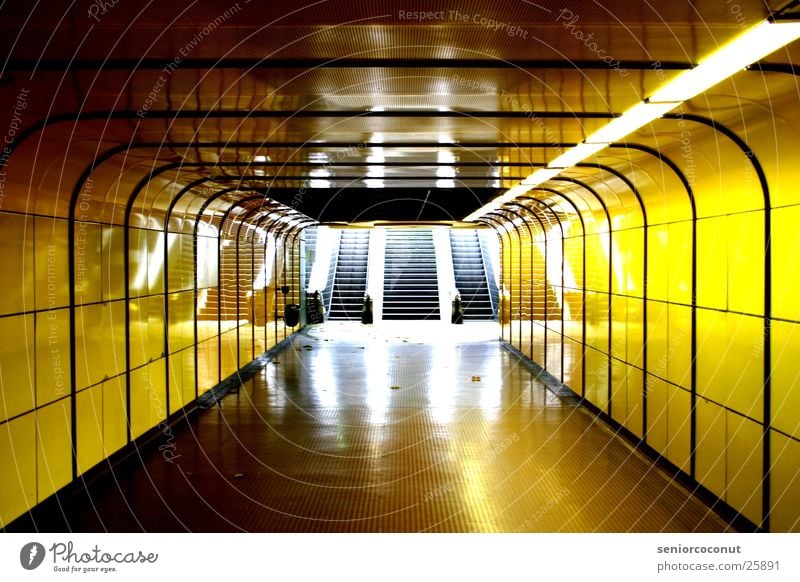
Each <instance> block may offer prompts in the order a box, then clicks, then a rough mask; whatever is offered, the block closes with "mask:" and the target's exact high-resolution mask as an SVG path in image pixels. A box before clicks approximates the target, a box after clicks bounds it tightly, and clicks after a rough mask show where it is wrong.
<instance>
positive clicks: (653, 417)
mask: <svg viewBox="0 0 800 582" xmlns="http://www.w3.org/2000/svg"><path fill="white" fill-rule="evenodd" d="M668 427H669V416H668V408H667V383H666V382H664V380H661V379H660V378H656V377H655V376H652V375H649V374H648V375H647V444H648V445H650V446H651V447H653V449H655V450H656V451H658V452H659V453H661V454H662V455H665V456H666V455H667V447H668Z"/></svg>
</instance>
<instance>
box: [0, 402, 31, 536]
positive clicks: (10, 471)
mask: <svg viewBox="0 0 800 582" xmlns="http://www.w3.org/2000/svg"><path fill="white" fill-rule="evenodd" d="M0 491H2V495H0V527H4V526H6V525H7V524H9V523H10V522H11V521H13V520H14V519H16V518H17V517H19V516H20V515H22V514H23V513H25V512H26V511H27V510H28V509H30V508H31V507H33V506H34V505H35V504H36V418H35V414H33V413H30V414H26V415H25V416H21V417H19V418H15V419H14V420H12V421H10V422H7V423H5V424H0Z"/></svg>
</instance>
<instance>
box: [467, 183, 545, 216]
mask: <svg viewBox="0 0 800 582" xmlns="http://www.w3.org/2000/svg"><path fill="white" fill-rule="evenodd" d="M531 188H532V186H526V185H525V184H517V185H516V186H514V187H513V188H511V189H509V190H508V191H507V192H506V193H505V194H503V195H502V196H498V197H497V198H495V199H494V200H490V201H489V202H487V203H486V204H484V205H483V206H481V207H480V208H478V209H477V210H475V211H474V212H473V213H471V214H470V215H468V216H466V217H465V218H464V221H465V222H470V221H473V220H476V219H478V218H480V217H481V216H483V215H484V214H488V213H489V212H492V211H494V210H497V209H498V208H500V207H501V206H502V205H503V204H505V203H506V202H511V201H512V200H513V199H514V198H516V197H517V196H521V195H522V194H525V192H527V191H528V190H530V189H531Z"/></svg>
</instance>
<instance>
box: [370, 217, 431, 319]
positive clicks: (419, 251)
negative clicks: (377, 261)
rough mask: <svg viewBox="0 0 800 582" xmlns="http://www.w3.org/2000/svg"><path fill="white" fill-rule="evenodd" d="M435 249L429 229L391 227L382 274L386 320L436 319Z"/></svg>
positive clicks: (384, 315) (387, 236)
mask: <svg viewBox="0 0 800 582" xmlns="http://www.w3.org/2000/svg"><path fill="white" fill-rule="evenodd" d="M439 318H440V317H439V284H438V279H437V275H436V249H435V248H434V246H433V234H432V233H431V231H430V230H427V229H395V228H391V229H388V231H387V233H386V249H385V263H384V273H383V319H386V320H398V319H436V320H438V319H439Z"/></svg>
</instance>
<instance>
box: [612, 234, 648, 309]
mask: <svg viewBox="0 0 800 582" xmlns="http://www.w3.org/2000/svg"><path fill="white" fill-rule="evenodd" d="M621 250H622V252H621V253H620V263H621V264H620V263H618V265H619V266H621V268H622V279H623V282H624V286H623V289H622V292H623V293H626V294H627V295H631V296H633V297H642V293H643V291H644V229H642V228H634V229H632V230H629V231H626V237H625V247H624V248H622V249H621ZM615 260H616V258H615ZM614 270H615V271H616V270H617V269H616V268H615V269H614Z"/></svg>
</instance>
